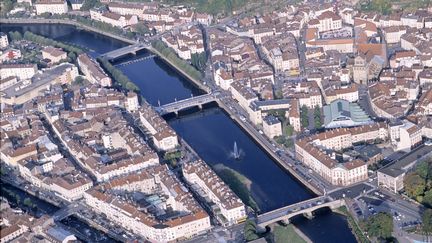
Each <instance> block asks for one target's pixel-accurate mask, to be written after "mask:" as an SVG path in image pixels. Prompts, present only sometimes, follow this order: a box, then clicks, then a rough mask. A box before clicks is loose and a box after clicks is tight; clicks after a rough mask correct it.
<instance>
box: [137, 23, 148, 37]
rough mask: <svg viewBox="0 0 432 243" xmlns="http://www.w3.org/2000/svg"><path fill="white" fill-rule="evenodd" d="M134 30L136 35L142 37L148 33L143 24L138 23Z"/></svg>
mask: <svg viewBox="0 0 432 243" xmlns="http://www.w3.org/2000/svg"><path fill="white" fill-rule="evenodd" d="M134 29H135V31H136V32H137V33H139V34H142V35H144V34H147V33H150V30H149V28H148V27H147V26H146V25H145V24H143V23H138V24H136V25H135V26H134Z"/></svg>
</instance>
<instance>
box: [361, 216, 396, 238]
mask: <svg viewBox="0 0 432 243" xmlns="http://www.w3.org/2000/svg"><path fill="white" fill-rule="evenodd" d="M365 229H366V231H367V232H368V234H369V236H371V237H377V238H379V239H384V240H385V239H388V238H390V237H391V236H392V232H393V218H392V216H391V215H390V214H388V213H378V214H376V215H373V216H371V217H369V218H368V219H367V220H366V222H365Z"/></svg>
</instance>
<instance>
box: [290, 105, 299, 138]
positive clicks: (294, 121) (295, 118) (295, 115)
mask: <svg viewBox="0 0 432 243" xmlns="http://www.w3.org/2000/svg"><path fill="white" fill-rule="evenodd" d="M288 119H289V124H290V125H291V126H292V127H293V128H294V131H296V132H300V131H301V121H300V107H299V102H298V100H295V99H293V100H291V107H290V109H289V112H288Z"/></svg>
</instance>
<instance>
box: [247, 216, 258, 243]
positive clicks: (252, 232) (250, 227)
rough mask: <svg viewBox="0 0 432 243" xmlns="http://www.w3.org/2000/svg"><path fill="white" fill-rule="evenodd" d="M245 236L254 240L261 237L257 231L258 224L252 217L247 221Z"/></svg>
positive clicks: (248, 239) (249, 239)
mask: <svg viewBox="0 0 432 243" xmlns="http://www.w3.org/2000/svg"><path fill="white" fill-rule="evenodd" d="M244 237H245V240H246V241H253V240H256V239H258V238H259V235H258V234H257V232H256V224H255V222H254V221H252V220H250V219H248V220H246V222H245V226H244Z"/></svg>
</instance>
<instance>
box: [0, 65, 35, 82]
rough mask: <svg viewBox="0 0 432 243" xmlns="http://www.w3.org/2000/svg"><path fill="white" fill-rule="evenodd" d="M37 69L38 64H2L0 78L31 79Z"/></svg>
mask: <svg viewBox="0 0 432 243" xmlns="http://www.w3.org/2000/svg"><path fill="white" fill-rule="evenodd" d="M37 70H38V69H37V66H36V64H0V78H1V79H5V78H8V77H17V78H18V79H19V80H25V79H30V78H32V77H33V76H34V75H35V74H36V72H37Z"/></svg>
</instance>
